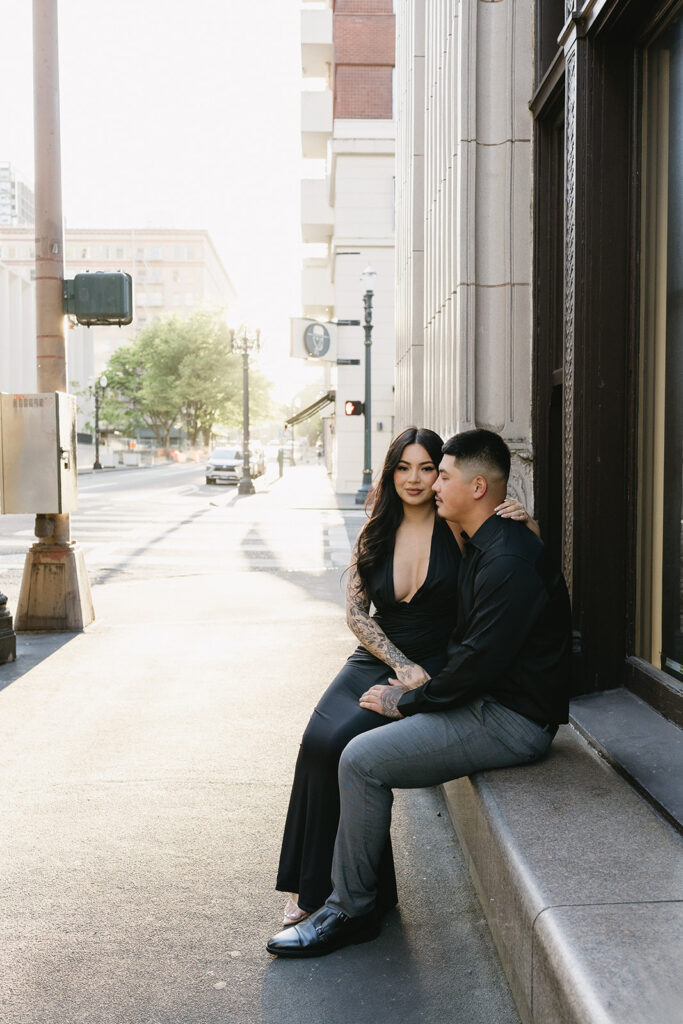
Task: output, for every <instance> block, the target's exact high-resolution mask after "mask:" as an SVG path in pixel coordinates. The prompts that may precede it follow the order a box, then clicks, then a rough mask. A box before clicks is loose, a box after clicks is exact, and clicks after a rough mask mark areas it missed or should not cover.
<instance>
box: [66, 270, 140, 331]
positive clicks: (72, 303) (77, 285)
mask: <svg viewBox="0 0 683 1024" xmlns="http://www.w3.org/2000/svg"><path fill="white" fill-rule="evenodd" d="M62 294H63V309H64V312H65V313H68V314H70V315H71V316H75V317H76V319H77V320H78V322H79V324H84V325H85V326H86V327H94V326H96V325H97V324H100V325H103V324H105V325H107V324H117V325H118V326H119V327H123V326H124V325H125V324H130V323H132V322H133V278H132V277H131V276H130V274H125V273H123V271H120V270H117V271H116V272H114V273H105V272H104V271H103V270H96V271H95V273H94V274H76V276H75V277H74V278H73V280H69V281H64V286H63V293H62Z"/></svg>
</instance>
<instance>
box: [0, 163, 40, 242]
mask: <svg viewBox="0 0 683 1024" xmlns="http://www.w3.org/2000/svg"><path fill="white" fill-rule="evenodd" d="M34 217H35V197H34V193H33V189H32V188H31V186H30V185H29V184H28V182H27V181H26V179H25V178H24V177H23V176H22V175H21V174H20V172H19V171H17V169H16V168H15V167H14V165H13V164H11V163H9V162H8V161H7V160H3V161H0V227H15V228H23V227H26V228H28V227H31V226H32V225H33V221H34Z"/></svg>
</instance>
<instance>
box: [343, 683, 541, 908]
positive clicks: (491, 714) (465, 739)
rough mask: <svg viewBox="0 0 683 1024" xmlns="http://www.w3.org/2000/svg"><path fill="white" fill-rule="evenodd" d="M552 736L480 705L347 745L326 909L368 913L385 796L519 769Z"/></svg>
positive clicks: (388, 801) (414, 720)
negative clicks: (478, 774)
mask: <svg viewBox="0 0 683 1024" xmlns="http://www.w3.org/2000/svg"><path fill="white" fill-rule="evenodd" d="M554 733H555V730H554V729H551V730H548V731H545V730H543V729H542V728H541V726H539V725H536V724H535V723H534V722H532V721H531V720H530V719H528V718H525V717H524V715H520V714H517V712H515V711H511V710H510V709H509V708H506V707H503V705H502V704H498V703H497V702H496V701H494V700H493V699H492V698H488V697H485V698H483V699H482V698H477V700H476V701H472V702H471V703H470V704H466V705H464V706H463V707H459V708H454V709H452V710H450V711H435V712H426V713H422V714H417V715H412V716H411V717H410V718H403V719H400V720H398V721H396V722H390V723H389V724H388V725H386V726H384V727H383V728H382V729H374V730H372V731H371V732H366V733H363V734H362V735H360V736H356V737H355V738H354V739H352V740H351V741H350V742H349V743H348V744H347V746H346V747H345V748H344V751H343V753H342V756H341V760H340V762H339V792H340V797H341V815H340V819H339V830H338V832H337V840H336V843H335V848H334V860H333V863H332V881H333V883H334V891H333V892H332V895H331V896H330V897H329V899H328V900H327V901H326V905H327V906H328V907H331V908H332V909H333V910H336V911H342V912H343V913H345V914H348V916H349V917H358V916H360V915H361V914H366V913H368V912H369V911H371V910H372V909H373V907H374V905H375V892H376V879H377V867H378V864H379V861H380V858H381V856H382V851H383V850H384V848H385V845H386V841H387V837H388V835H389V828H390V825H391V805H392V803H393V793H392V789H418V788H422V787H423V786H436V785H439V784H440V783H442V782H448V781H449V780H450V779H458V778H461V777H462V776H463V775H471V774H472V773H473V772H478V771H485V770H487V769H489V768H508V767H510V766H511V765H517V764H527V763H529V762H531V761H535V760H537V759H538V758H539V757H541V756H542V755H543V754H544V753H545V752H546V750H547V749H548V747H549V746H550V743H551V742H552V738H553V736H554Z"/></svg>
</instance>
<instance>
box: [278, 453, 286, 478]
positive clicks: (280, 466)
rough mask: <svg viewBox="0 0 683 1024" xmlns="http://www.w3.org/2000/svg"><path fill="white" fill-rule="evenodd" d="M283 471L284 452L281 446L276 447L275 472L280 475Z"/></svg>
mask: <svg viewBox="0 0 683 1024" xmlns="http://www.w3.org/2000/svg"><path fill="white" fill-rule="evenodd" d="M284 471H285V453H284V451H283V449H282V448H278V452H277V473H278V476H279V477H281V476H282V474H283V473H284Z"/></svg>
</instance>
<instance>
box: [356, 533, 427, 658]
mask: <svg viewBox="0 0 683 1024" xmlns="http://www.w3.org/2000/svg"><path fill="white" fill-rule="evenodd" d="M357 553H358V548H357V546H356V547H355V548H354V551H353V555H354V558H355V556H356V555H357ZM346 621H347V623H348V626H349V629H350V630H351V632H352V633H355V634H356V636H357V637H358V639H359V640H360V642H361V643H362V645H363V647H365V649H366V650H367V651H369V652H370V654H374V655H375V657H376V658H379V659H380V661H383V662H385V663H386V664H387V665H388V666H389V667H390V668H393V669H394V670H398V669H400V668H405V667H407V666H409V665H412V664H413V662H412V661H411V659H410V658H407V657H406V656H405V654H404V653H403V652H402V651H399V649H398V647H395V646H394V644H392V642H391V640H390V639H389V637H388V636H387V635H386V633H385V632H384V630H383V629H381V628H380V627H379V626H378V625H377V623H376V622H375V620H374V619H373V618H372V616H371V615H370V597H369V595H368V592H367V588H366V586H365V583H364V582H363V580H362V578H361V576H360V574H359V572H358V569H357V568H356V563H355V561H353V562H352V563H351V567H350V568H349V575H348V579H347V583H346Z"/></svg>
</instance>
